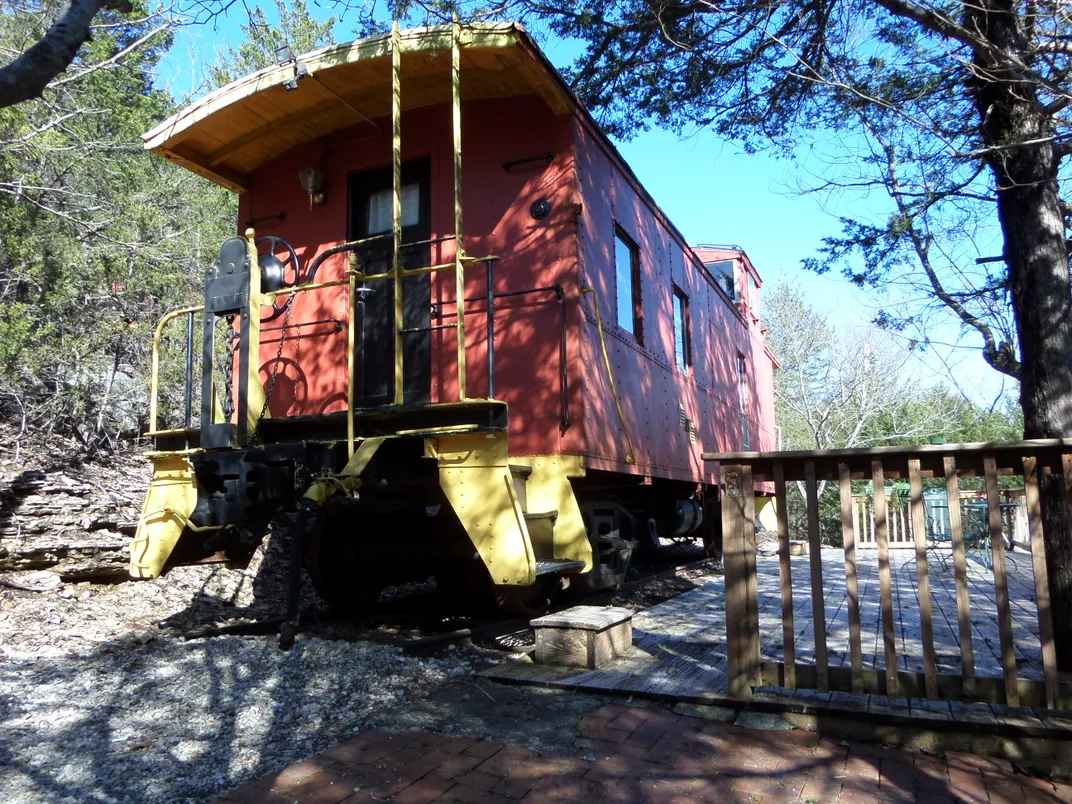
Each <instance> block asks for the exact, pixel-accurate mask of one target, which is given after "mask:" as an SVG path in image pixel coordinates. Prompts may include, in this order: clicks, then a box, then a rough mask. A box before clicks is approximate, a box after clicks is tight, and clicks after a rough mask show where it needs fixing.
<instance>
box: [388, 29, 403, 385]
mask: <svg viewBox="0 0 1072 804" xmlns="http://www.w3.org/2000/svg"><path fill="white" fill-rule="evenodd" d="M391 173H392V186H393V188H394V193H393V196H392V200H391V206H392V212H393V213H394V216H393V222H394V249H393V251H394V253H393V254H392V256H391V272H392V273H393V274H394V278H395V404H396V405H401V404H402V400H403V395H402V392H403V388H402V384H403V377H404V372H403V367H402V339H403V336H402V329H403V328H404V327H405V323H404V317H403V315H402V309H403V308H402V32H401V29H400V28H399V27H398V20H395V23H394V25H393V26H392V27H391Z"/></svg>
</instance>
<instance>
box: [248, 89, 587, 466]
mask: <svg viewBox="0 0 1072 804" xmlns="http://www.w3.org/2000/svg"><path fill="white" fill-rule="evenodd" d="M449 115H450V109H449V107H448V106H439V107H431V108H425V109H419V110H415V111H413V112H408V113H406V114H405V115H404V116H403V120H402V144H403V159H404V160H408V159H413V158H417V157H422V156H428V157H430V158H431V163H432V187H431V194H432V237H433V238H435V237H440V236H442V235H445V234H449V233H452V232H453V230H454V198H453V193H454V184H453V162H452V147H451V136H450V116H449ZM570 120H571V119H570V117H568V116H565V117H556V116H554V115H552V114H551V113H550V111H549V110H548V108H547V106H546V104H545V103H544V102H543V101H542V100H540V99H539V98H512V99H506V100H486V101H474V102H471V103H466V104H465V105H464V106H463V112H462V126H463V134H462V138H463V139H462V145H463V177H462V178H463V181H462V187H463V193H464V199H465V202H464V203H465V219H464V226H465V246H466V251H467V252H468V253H469V254H470V255H472V256H483V255H486V254H495V255H498V256H499V257H501V259H500V260H499V262H498V263H496V266H495V272H496V290H497V292H499V293H502V292H507V291H513V290H523V289H526V288H531V287H538V286H545V285H556V284H558V285H561V286H562V287H563V288H564V289H565V291H566V293H567V294H568V296H569V297H570V299H571V310H572V315H573V317H574V318H573V320H572V321H571V330H573V331H574V332H575V330H576V315H577V312H576V310H577V305H576V298H577V295H578V292H579V291H578V288H577V283H576V222H575V215H574V212H573V206H572V203H573V201H574V176H573V138H572V128H571V122H570ZM377 125H378V127H379V133H378V134H377V133H372V136H369V131H370V127H369V126H367V125H365V126H358V127H355V128H354V129H351V130H349V131H344V132H338V133H336V134H333V135H332V136H330V137H328V138H325V139H323V140H317V141H314V142H311V143H309V144H307V145H304V146H301V147H299V148H296V149H294V150H292V151H290V152H288V153H287V154H284V155H283V156H282V157H280V158H279V159H277V160H275V161H274V162H272V163H271V164H269V165H266V166H265V167H263V168H262V169H260V170H258V171H257V172H256V174H255V175H254V176H253V177H252V180H251V189H250V192H249V193H247V194H245V195H243V196H242V197H241V202H240V205H239V220H240V221H244V220H246V219H248V218H251V217H260V216H265V215H274V214H276V213H278V212H280V211H285V212H286V213H287V218H286V220H285V221H283V222H277V221H265V222H262V223H261V224H259V225H258V227H257V233H258V235H269V234H271V235H278V236H280V237H285V238H286V239H287V240H289V241H290V242H291V243H292V244H293V245H294V247H295V249H296V250H297V252H298V254H299V256H300V257H301V259H302V261H303V262H304V263H308V262H309V260H311V259H312V257H314V256H315V255H316V254H317V253H318V252H319V251H321V250H322V249H325V248H328V247H330V246H332V245H335V244H337V243H340V242H343V241H345V240H346V238H347V235H348V214H349V212H348V198H347V192H348V178H347V177H348V174H349V173H352V172H358V171H362V170H367V169H371V168H376V167H380V166H382V165H385V164H387V163H389V161H390V149H389V148H390V121H389V120H379V121H377ZM546 153H554V154H555V156H554V158H553V159H552V160H551V162H550V163H548V162H547V161H544V160H541V161H535V162H531V163H528V164H525V165H519V166H517V167H515V168H513V169H512V170H510V171H509V172H507V171H505V170H504V169H503V163H504V162H506V161H510V160H516V159H524V158H526V157H530V156H535V155H538V154H546ZM304 167H316V168H318V169H320V170H321V171H322V172H323V173H324V175H325V177H326V178H325V185H326V187H325V189H326V193H327V200H326V202H325V203H324V204H321V205H316V206H314V207H313V208H312V210H310V209H309V204H308V198H307V196H306V195H305V193H304V191H303V190H302V189H301V187H300V185H299V183H298V178H297V174H298V171H299V170H300V169H301V168H304ZM538 198H547V199H548V200H550V201H551V203H552V212H551V214H550V215H549V216H548V217H546V218H544V219H543V220H541V221H537V220H534V219H533V218H532V217H531V215H530V214H529V207H530V205H531V204H532V202H533V201H535V200H537V199H538ZM453 254H454V250H453V244H451V243H446V244H441V245H440V246H437V247H435V248H434V250H433V254H432V259H433V261H434V262H445V261H448V260H450V259H452V258H453ZM346 265H347V263H346V257H345V255H339V256H337V257H335V258H332V259H331V260H329V261H327V262H326V263H325V264H324V265H323V266H321V268H320V270H319V272H318V274H317V281H326V280H330V279H336V278H340V277H342V276H344V272H345V270H346ZM484 292H485V281H484V267H483V265H479V266H474V267H472V268H469V269H468V270H467V272H466V291H465V294H466V296H467V297H474V296H482V295H484ZM454 297H455V292H454V274H453V271H448V272H444V273H441V274H438V275H436V278H435V279H434V280H433V285H432V299H433V302H438V301H443V300H453V299H454ZM452 311H453V307H450V306H448V307H447V308H446V309H445V310H444V312H443V314H442V317H441V319H433V322H432V323H452V322H453V321H454V316H453V313H452ZM482 311H483V303H476V304H471V305H469V312H470V314H468V315H467V316H466V343H467V345H468V349H467V362H468V371H467V381H468V394H469V396H470V397H481V396H485V395H486V394H487V371H486V365H487V363H486V359H487V358H486V348H485V344H486V328H485V326H484V316H483V313H482ZM559 315H560V312H559V306H558V304H557V301H556V300H555V298H554V296H553V295H552V294H543V295H540V296H532V297H521V298H519V299H511V300H502V301H501V302H500V303H499V304H498V311H497V314H496V338H495V341H496V385H497V394H496V395H497V397H498V398H500V399H505V400H506V401H507V402H508V403H509V405H510V446H511V452H513V453H515V454H534V453H554V452H574V453H577V452H580V451H581V448H582V447H581V445H582V443H583V423H582V422H580V421H579V420H578V419H579V417H578V416H577V415H576V412H577V411H579V410H580V394H581V388H580V373H579V371H578V366H577V363H578V361H577V359H576V355H577V350H578V344H577V339H576V336H575V334H574V335H571V340H570V347H569V348H570V351H569V355H570V357H569V366H570V367H571V373H572V376H571V377H570V383H569V384H570V390H571V396H572V398H571V409H572V410H573V411H574V424H573V426H572V427H571V428H570V429H569V430H568V431H567V433H566V434H565V436H560V434H559V411H560V404H559V379H558V377H559V372H558V369H559V333H560V323H559V321H560V319H559ZM346 317H347V300H346V291H345V288H330V289H325V290H320V291H313V292H310V293H305V294H300V295H299V296H298V298H297V299H296V301H295V303H294V309H293V313H292V319H291V320H292V322H293V323H298V322H302V321H313V320H318V319H332V318H333V319H337V320H339V321H343V322H345V320H346ZM281 320H282V319H277V320H276V321H275V322H272V324H269V325H267V326H278V325H279V324H280V323H281ZM299 331H300V333H301V335H300V337H295V332H299ZM278 336H279V333H278V332H268V333H265V334H264V336H263V338H262V346H261V360H262V367H261V376H262V379H264V381H265V383H267V380H268V376H269V373H270V371H271V369H272V367H273V366H274V365H275V356H276V350H277V348H278ZM432 343H433V362H432V366H433V368H432V400H433V401H452V400H455V399H457V396H458V389H457V383H456V376H457V361H456V349H457V346H456V344H457V340H456V336H455V335H454V332H453V331H452V330H444V331H440V332H434V333H433V340H432ZM345 403H346V332H345V329H343V330H342V331H339V332H336V331H335V328H334V326H333V325H331V324H328V325H317V326H315V327H308V328H302V329H301V330H296V331H294V332H291V333H290V334H288V337H287V341H286V343H285V344H284V348H283V355H282V362H281V368H280V371H279V375H278V378H277V380H276V386H275V391H274V392H273V396H272V400H271V410H272V415H274V416H285V415H299V414H313V413H328V412H332V411H340V410H345Z"/></svg>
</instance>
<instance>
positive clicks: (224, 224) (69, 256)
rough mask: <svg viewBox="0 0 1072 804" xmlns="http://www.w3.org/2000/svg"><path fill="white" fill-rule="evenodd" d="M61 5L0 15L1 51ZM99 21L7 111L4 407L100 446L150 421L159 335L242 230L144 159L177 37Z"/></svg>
mask: <svg viewBox="0 0 1072 804" xmlns="http://www.w3.org/2000/svg"><path fill="white" fill-rule="evenodd" d="M61 5H62V4H61V3H60V2H54V1H52V0H46V1H45V2H39V3H36V4H34V5H32V6H25V5H24V6H21V7H19V8H18V9H16V10H15V11H14V12H13V13H10V14H5V15H4V16H0V48H3V49H4V50H5V51H7V52H19V51H20V50H21V49H22V48H24V47H26V46H27V44H28V43H32V42H33V41H35V39H36V38H37V37H39V36H40V35H41V33H42V32H43V29H44V26H47V24H49V22H50V21H51V20H52V19H53V18H54V17H55V15H56V13H57V12H58V11H60V10H61ZM96 23H97V24H98V28H97V30H96V32H95V34H94V36H93V39H92V40H91V41H90V42H89V43H87V44H86V45H85V46H84V47H83V48H82V50H81V51H80V53H79V56H78V58H77V59H76V61H75V63H74V64H73V65H72V66H71V68H70V69H69V70H68V71H67V72H66V73H64V74H63V75H61V76H59V77H58V79H57V80H56V81H55V82H53V85H52V86H51V87H50V88H49V89H48V90H46V92H45V95H44V96H43V97H42V98H41V99H39V100H37V101H33V102H30V103H24V104H20V105H18V106H14V107H10V108H6V109H2V110H0V406H2V410H3V412H4V413H5V414H7V415H15V416H19V417H21V416H25V417H26V419H27V421H28V423H29V425H30V426H35V427H39V428H48V429H58V430H62V431H65V432H69V433H73V434H75V435H77V436H79V437H80V438H82V439H83V441H84V443H85V444H86V445H87V447H93V448H95V447H96V446H98V445H99V444H101V443H102V442H106V441H107V440H108V439H109V438H111V437H114V435H115V434H116V433H118V432H133V431H135V430H136V429H137V428H138V426H139V423H140V421H141V420H142V419H144V411H145V407H146V399H147V397H148V390H147V389H148V379H147V364H148V359H149V350H150V346H151V342H152V334H153V331H154V329H155V326H156V322H157V320H158V319H159V317H160V315H161V314H162V313H163V312H164V311H165V310H167V309H169V308H172V307H175V306H179V305H183V304H190V303H194V304H196V303H198V301H199V297H200V283H201V277H200V275H201V267H202V266H203V265H204V264H205V263H206V262H209V261H211V260H212V259H213V258H214V254H215V250H216V248H217V244H218V243H219V242H220V241H221V240H222V239H223V238H225V237H226V236H228V235H230V234H231V233H232V232H233V226H234V217H235V202H234V199H233V197H232V196H231V195H230V194H229V193H227V192H226V191H223V190H221V189H220V188H217V187H215V186H214V185H211V184H209V183H208V182H206V181H204V180H202V179H200V178H198V177H196V176H193V175H192V174H190V173H188V172H187V171H184V170H182V169H180V168H178V167H176V166H174V165H172V164H171V163H169V162H167V161H165V160H163V159H160V158H159V157H157V156H154V155H151V154H148V153H146V152H145V151H143V150H142V146H141V139H140V135H141V134H142V132H144V131H146V130H148V129H149V128H151V127H152V126H154V125H155V124H156V123H157V122H159V120H160V119H161V118H163V117H164V116H166V115H168V114H170V113H171V112H173V111H174V107H173V103H172V101H171V99H170V97H169V96H168V95H167V94H166V93H164V92H162V91H159V90H157V89H155V88H154V86H153V69H154V67H155V66H156V64H157V62H158V61H159V59H160V57H161V56H162V55H163V53H164V52H165V50H166V49H167V47H168V46H169V45H170V42H171V39H170V31H169V30H168V29H167V28H166V27H164V28H162V29H161V30H159V31H156V32H155V33H153V31H154V29H155V26H157V25H159V21H158V20H153V19H146V14H145V9H144V8H141V9H137V8H136V9H135V11H134V13H132V14H130V15H119V14H111V13H102V14H101V15H100V16H98V18H97V20H96ZM148 34H152V35H150V36H149V38H148V39H147V40H146V41H145V42H144V43H143V44H141V45H140V46H139V47H136V48H135V49H133V50H132V51H131V52H130V53H129V54H127V55H126V56H125V57H123V58H121V59H119V60H118V61H117V62H116V63H114V64H106V63H105V62H106V61H107V60H109V59H111V58H112V57H114V56H115V55H116V54H118V53H120V52H121V51H123V50H124V49H126V48H127V47H128V46H130V45H131V44H133V43H135V42H137V41H138V40H140V39H142V38H143V37H145V36H146V35H148ZM167 404H168V400H166V399H165V407H167Z"/></svg>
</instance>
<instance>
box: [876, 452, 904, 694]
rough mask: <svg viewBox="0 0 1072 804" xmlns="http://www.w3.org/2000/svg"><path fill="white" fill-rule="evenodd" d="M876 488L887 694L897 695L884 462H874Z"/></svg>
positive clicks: (877, 539) (877, 537)
mask: <svg viewBox="0 0 1072 804" xmlns="http://www.w3.org/2000/svg"><path fill="white" fill-rule="evenodd" d="M871 477H872V479H873V481H874V486H875V540H876V541H877V542H878V587H879V598H880V603H881V606H882V646H883V648H884V651H885V654H886V694H887V695H897V694H898V692H900V686H899V684H898V681H897V643H896V641H895V637H894V625H893V585H892V582H891V578H890V541H889V540H890V531H889V520H888V518H887V517H888V510H887V508H886V476H885V473H884V472H883V468H882V461H871Z"/></svg>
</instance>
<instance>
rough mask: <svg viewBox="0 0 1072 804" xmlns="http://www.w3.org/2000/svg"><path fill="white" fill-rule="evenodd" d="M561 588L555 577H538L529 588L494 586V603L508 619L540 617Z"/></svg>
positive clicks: (559, 580)
mask: <svg viewBox="0 0 1072 804" xmlns="http://www.w3.org/2000/svg"><path fill="white" fill-rule="evenodd" d="M561 586H562V581H561V579H560V578H559V577H558V576H557V575H544V576H540V577H538V578H537V579H536V583H534V584H532V585H531V586H496V587H495V603H496V605H497V606H498V608H499V611H500V612H502V613H503V614H505V615H507V616H509V617H525V618H527V619H532V618H533V617H540V616H542V615H544V614H546V613H547V609H548V608H549V607H550V605H551V600H552V599H553V598H554V595H555V592H557V591H558V590H559V589H560V588H561Z"/></svg>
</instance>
